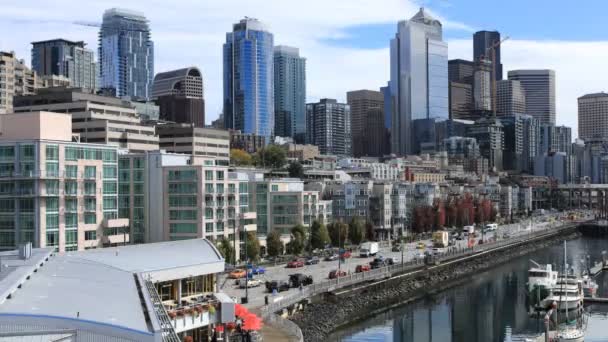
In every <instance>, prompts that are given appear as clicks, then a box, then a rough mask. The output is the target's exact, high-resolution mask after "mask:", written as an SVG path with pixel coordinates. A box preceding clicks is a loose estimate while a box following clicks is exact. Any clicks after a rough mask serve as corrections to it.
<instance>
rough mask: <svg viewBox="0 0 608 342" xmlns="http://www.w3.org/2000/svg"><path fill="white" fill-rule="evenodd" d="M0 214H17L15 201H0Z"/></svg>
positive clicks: (5, 199) (6, 199)
mask: <svg viewBox="0 0 608 342" xmlns="http://www.w3.org/2000/svg"><path fill="white" fill-rule="evenodd" d="M0 212H3V213H13V212H15V200H13V199H12V198H10V199H8V198H4V199H0Z"/></svg>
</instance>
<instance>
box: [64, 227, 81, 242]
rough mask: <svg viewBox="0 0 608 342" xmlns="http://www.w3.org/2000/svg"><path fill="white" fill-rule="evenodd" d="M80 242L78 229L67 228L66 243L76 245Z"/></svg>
mask: <svg viewBox="0 0 608 342" xmlns="http://www.w3.org/2000/svg"><path fill="white" fill-rule="evenodd" d="M77 243H78V231H77V230H66V231H65V244H66V245H75V244H77Z"/></svg>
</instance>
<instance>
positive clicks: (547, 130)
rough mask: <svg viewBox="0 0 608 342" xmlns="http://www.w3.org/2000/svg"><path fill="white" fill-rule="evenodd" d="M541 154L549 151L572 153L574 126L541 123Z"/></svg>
mask: <svg viewBox="0 0 608 342" xmlns="http://www.w3.org/2000/svg"><path fill="white" fill-rule="evenodd" d="M539 146H540V150H539V152H538V153H539V155H542V154H543V153H549V152H564V153H566V154H568V155H570V154H571V153H572V128H570V127H568V126H554V125H551V124H541V125H540V139H539Z"/></svg>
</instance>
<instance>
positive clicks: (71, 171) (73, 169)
mask: <svg viewBox="0 0 608 342" xmlns="http://www.w3.org/2000/svg"><path fill="white" fill-rule="evenodd" d="M47 170H48V167H47ZM65 176H66V178H78V165H66V166H65Z"/></svg>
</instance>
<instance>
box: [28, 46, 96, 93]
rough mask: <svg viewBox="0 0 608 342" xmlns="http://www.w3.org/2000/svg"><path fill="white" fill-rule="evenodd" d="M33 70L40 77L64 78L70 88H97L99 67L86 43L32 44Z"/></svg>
mask: <svg viewBox="0 0 608 342" xmlns="http://www.w3.org/2000/svg"><path fill="white" fill-rule="evenodd" d="M32 69H33V70H34V71H35V72H37V73H38V75H39V76H53V75H55V76H64V77H67V78H68V79H69V80H70V86H72V87H77V88H87V89H93V90H95V88H96V75H97V66H96V63H95V56H94V54H93V51H92V50H89V49H87V48H85V43H84V42H72V41H69V40H65V39H53V40H45V41H40V42H33V43H32Z"/></svg>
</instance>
